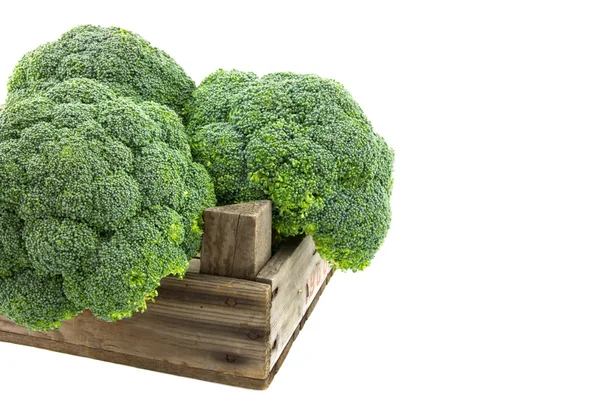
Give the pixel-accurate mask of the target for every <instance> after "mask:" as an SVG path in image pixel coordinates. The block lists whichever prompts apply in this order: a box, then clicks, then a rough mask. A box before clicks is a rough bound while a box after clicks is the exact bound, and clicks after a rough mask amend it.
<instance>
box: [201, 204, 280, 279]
mask: <svg viewBox="0 0 600 400" xmlns="http://www.w3.org/2000/svg"><path fill="white" fill-rule="evenodd" d="M271 214H272V208H271V202H270V201H268V200H265V201H255V202H250V203H242V204H232V205H229V206H222V207H212V208H207V209H206V210H204V227H205V234H204V238H203V240H202V260H203V261H204V262H203V263H202V266H201V270H200V272H202V273H205V274H211V275H219V276H229V277H233V278H241V279H250V280H253V279H254V278H255V277H256V275H257V274H258V272H259V271H260V270H261V268H262V267H263V266H264V265H265V263H266V262H267V261H268V260H269V258H270V257H271Z"/></svg>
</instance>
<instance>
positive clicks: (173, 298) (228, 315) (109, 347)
mask: <svg viewBox="0 0 600 400" xmlns="http://www.w3.org/2000/svg"><path fill="white" fill-rule="evenodd" d="M270 301H271V287H270V286H269V285H267V284H263V283H258V282H252V281H247V280H241V279H234V278H227V277H218V276H210V275H202V274H188V275H187V276H186V277H185V279H183V280H179V279H176V278H165V279H163V280H162V282H161V287H160V288H159V297H158V298H157V300H156V303H155V304H149V306H148V310H147V311H146V312H145V313H137V314H134V316H133V317H132V318H129V319H125V320H122V321H118V322H114V323H106V322H104V321H101V320H99V319H97V318H96V317H94V316H93V315H92V314H91V313H90V312H89V311H86V312H84V313H82V314H81V315H79V316H78V317H76V318H74V319H72V320H69V321H65V322H64V324H63V326H62V327H61V328H60V329H59V330H57V331H51V332H32V331H28V330H26V329H24V328H22V327H20V326H18V325H16V324H14V323H13V322H11V321H8V320H7V319H5V318H3V317H0V331H3V332H6V333H13V334H18V335H21V336H26V337H29V338H30V339H31V341H32V343H36V342H35V341H36V340H38V339H45V340H49V341H52V342H60V343H63V344H65V345H70V346H76V347H79V348H81V352H82V353H84V355H85V354H88V353H89V352H90V350H89V349H95V350H102V351H109V352H112V353H115V354H120V356H119V357H122V356H131V357H139V358H143V359H146V360H148V361H147V362H149V363H152V362H159V363H163V364H165V368H166V369H170V368H177V366H187V367H189V368H199V369H204V370H210V371H214V372H219V373H226V374H233V375H238V376H244V377H247V378H253V379H265V378H267V377H268V375H269V370H268V369H267V365H268V358H269V346H268V343H267V341H268V336H269V324H270V321H269V317H268V316H269V310H270ZM40 343H45V342H43V341H42V342H40ZM33 345H35V344H33ZM48 346H49V345H47V346H46V347H45V348H47V347H48ZM52 346H55V347H61V346H62V345H57V344H52ZM67 347H68V346H67ZM59 351H60V350H59ZM109 361H111V360H109ZM117 362H118V361H117Z"/></svg>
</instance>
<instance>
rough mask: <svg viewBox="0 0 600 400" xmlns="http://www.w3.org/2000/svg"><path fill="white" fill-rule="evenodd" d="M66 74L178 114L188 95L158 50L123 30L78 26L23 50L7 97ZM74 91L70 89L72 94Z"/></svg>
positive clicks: (186, 83)
mask: <svg viewBox="0 0 600 400" xmlns="http://www.w3.org/2000/svg"><path fill="white" fill-rule="evenodd" d="M71 78H90V79H95V80H98V81H100V82H102V83H105V84H107V85H109V86H110V87H111V88H112V89H113V91H114V92H115V93H117V94H118V95H120V96H126V97H131V98H133V99H135V100H136V101H154V102H156V103H159V104H163V105H166V106H168V107H170V108H172V109H173V110H175V111H176V112H178V113H181V112H182V111H183V108H184V106H185V105H186V104H187V102H188V101H189V100H190V99H191V95H192V92H193V90H194V87H195V84H194V82H193V81H192V80H191V79H190V78H189V77H188V76H187V75H186V74H185V72H184V71H183V69H182V68H181V67H180V66H179V65H177V63H175V61H174V60H173V59H172V58H171V57H170V56H168V55H167V54H166V53H164V52H163V51H161V50H159V49H156V48H154V47H152V46H151V45H150V44H149V43H148V42H147V41H146V40H144V39H143V38H142V37H140V36H139V35H136V34H134V33H132V32H129V31H126V30H124V29H120V28H116V27H112V28H103V27H98V26H91V25H84V26H78V27H76V28H74V29H72V30H70V31H69V32H67V33H65V34H64V35H62V37H61V38H60V39H58V40H57V41H54V42H50V43H46V44H44V45H42V46H40V47H38V48H37V49H35V50H33V51H31V52H29V53H27V54H26V55H25V56H24V57H23V58H22V59H21V60H20V61H19V63H18V64H17V66H16V67H15V70H14V72H13V75H12V76H11V77H10V79H9V81H8V96H9V100H10V98H13V97H24V96H28V95H30V94H32V93H34V92H36V91H38V90H44V89H47V88H49V87H51V86H53V85H55V84H56V83H58V82H62V81H65V80H68V79H71ZM79 95H80V93H78V92H76V91H74V92H72V96H74V97H75V98H76V97H77V96H79Z"/></svg>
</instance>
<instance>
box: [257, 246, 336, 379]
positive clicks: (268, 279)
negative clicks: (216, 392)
mask: <svg viewBox="0 0 600 400" xmlns="http://www.w3.org/2000/svg"><path fill="white" fill-rule="evenodd" d="M330 271H331V267H330V265H329V263H328V262H326V261H325V260H323V259H322V258H321V256H320V255H319V254H318V253H317V251H316V248H315V243H314V241H313V239H312V237H311V236H308V237H306V238H304V240H302V242H301V243H300V244H299V245H295V244H288V245H284V246H283V247H282V248H281V249H280V250H279V251H278V252H277V253H276V254H275V256H273V258H271V260H270V261H269V262H268V263H267V265H265V267H264V268H263V270H262V271H261V272H260V273H259V274H258V276H257V277H256V280H257V281H258V282H264V283H267V284H269V285H271V287H272V293H273V297H272V305H271V323H270V325H271V331H270V337H269V344H270V347H271V356H270V358H271V361H270V365H271V368H272V367H274V366H275V365H276V363H277V360H278V359H279V358H280V357H281V354H282V353H283V351H284V350H285V348H286V346H287V344H288V342H289V341H290V340H291V338H292V337H293V335H294V332H295V330H296V328H297V327H298V325H299V324H300V322H301V321H302V318H303V317H304V315H305V314H306V312H307V310H308V309H309V307H310V306H311V304H312V303H313V301H314V299H315V297H316V295H317V293H318V292H319V291H320V290H321V287H322V286H324V285H325V281H326V279H327V276H328V275H329V273H330Z"/></svg>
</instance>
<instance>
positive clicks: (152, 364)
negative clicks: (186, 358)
mask: <svg viewBox="0 0 600 400" xmlns="http://www.w3.org/2000/svg"><path fill="white" fill-rule="evenodd" d="M334 271H335V270H333V269H332V270H331V271H330V272H329V274H328V276H327V279H326V280H325V282H324V283H323V285H322V286H321V288H320V289H319V291H318V293H317V295H316V297H315V299H314V300H313V302H312V304H311V305H310V307H309V308H308V309H307V311H306V313H305V314H304V317H303V318H302V320H301V321H300V324H299V325H298V327H297V328H296V330H295V331H294V334H293V335H292V338H291V339H290V341H289V342H288V344H287V346H286V347H285V349H284V351H283V352H282V354H281V356H280V357H279V359H278V360H277V363H276V364H275V366H274V367H273V369H272V370H271V373H270V374H269V376H268V377H267V378H266V379H252V378H245V377H242V376H236V375H231V374H225V373H222V372H215V371H211V370H206V369H200V368H191V367H188V366H185V365H179V364H173V363H169V362H164V361H157V360H150V359H147V358H143V357H138V356H129V355H126V354H122V353H116V352H113V351H108V350H101V349H94V348H91V347H86V346H78V345H73V344H69V343H64V342H57V341H53V340H50V339H41V338H35V337H31V336H23V335H18V334H14V333H7V332H3V331H0V341H2V342H7V343H13V344H18V345H24V346H32V347H37V348H41V349H45V350H51V351H56V352H59V353H64V354H70V355H75V356H79V357H87V358H92V359H95V360H100V361H106V362H111V363H115V364H121V365H126V366H130V367H136V368H142V369H147V370H151V371H156V372H162V373H168V374H172V375H178V376H182V377H186V378H193V379H200V380H204V381H208V382H214V383H221V384H226V385H232V386H238V387H243V388H247V389H258V390H265V389H267V388H268V387H269V386H270V385H271V382H273V378H274V377H275V375H276V374H277V373H278V372H279V370H280V369H281V366H282V365H283V362H284V361H285V359H286V358H287V355H288V354H289V352H290V349H291V347H292V345H293V344H294V341H295V340H296V338H297V337H298V335H299V333H300V331H301V330H302V328H304V324H305V323H306V321H307V320H308V318H309V317H310V315H311V314H312V311H313V310H314V308H315V306H316V305H317V303H318V301H319V299H320V298H321V294H322V293H323V291H324V290H325V287H327V284H328V283H329V280H330V279H331V277H332V276H333V273H334Z"/></svg>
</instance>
